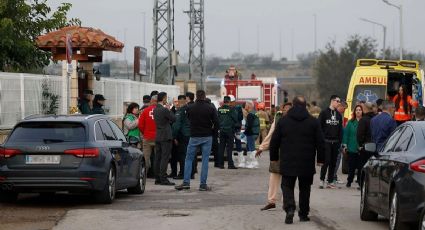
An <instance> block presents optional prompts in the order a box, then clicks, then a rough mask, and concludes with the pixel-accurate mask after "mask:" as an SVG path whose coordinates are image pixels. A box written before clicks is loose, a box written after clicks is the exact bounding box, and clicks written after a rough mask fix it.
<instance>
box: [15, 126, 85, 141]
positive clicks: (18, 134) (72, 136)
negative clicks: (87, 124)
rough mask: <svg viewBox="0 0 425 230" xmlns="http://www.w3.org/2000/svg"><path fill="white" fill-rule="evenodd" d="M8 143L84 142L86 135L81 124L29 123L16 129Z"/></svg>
mask: <svg viewBox="0 0 425 230" xmlns="http://www.w3.org/2000/svg"><path fill="white" fill-rule="evenodd" d="M7 141H8V142H44V143H60V142H84V141H86V133H85V129H84V126H83V124H81V123H72V122H68V123H64V122H30V123H23V124H21V125H19V126H18V127H16V128H15V129H14V130H13V132H12V134H11V135H10V137H9V138H8V140H7Z"/></svg>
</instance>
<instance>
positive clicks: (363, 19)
mask: <svg viewBox="0 0 425 230" xmlns="http://www.w3.org/2000/svg"><path fill="white" fill-rule="evenodd" d="M360 20H362V21H364V22H369V23H372V24H374V25H378V26H381V27H382V28H383V29H384V47H383V49H382V59H385V43H386V40H387V39H386V38H387V27H386V26H385V25H383V24H381V23H379V22H374V21H372V20H369V19H366V18H360Z"/></svg>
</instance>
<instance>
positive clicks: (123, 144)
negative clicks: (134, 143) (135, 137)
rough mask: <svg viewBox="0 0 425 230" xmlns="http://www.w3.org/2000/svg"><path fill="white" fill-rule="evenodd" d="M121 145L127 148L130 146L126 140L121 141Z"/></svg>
mask: <svg viewBox="0 0 425 230" xmlns="http://www.w3.org/2000/svg"><path fill="white" fill-rule="evenodd" d="M121 146H122V147H123V148H128V147H130V144H129V143H128V142H127V141H123V142H121Z"/></svg>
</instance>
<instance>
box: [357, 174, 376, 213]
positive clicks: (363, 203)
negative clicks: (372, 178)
mask: <svg viewBox="0 0 425 230" xmlns="http://www.w3.org/2000/svg"><path fill="white" fill-rule="evenodd" d="M367 192H368V185H367V181H366V179H364V180H363V185H362V190H361V200H360V219H361V220H363V221H372V220H376V219H378V214H377V213H376V212H373V211H372V210H370V208H369V203H368V201H367Z"/></svg>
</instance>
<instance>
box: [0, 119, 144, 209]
mask: <svg viewBox="0 0 425 230" xmlns="http://www.w3.org/2000/svg"><path fill="white" fill-rule="evenodd" d="M145 185H146V169H145V161H144V157H143V153H142V152H141V151H140V150H139V149H137V148H133V147H132V146H130V144H129V143H128V142H127V141H126V138H125V136H124V134H123V133H122V131H121V130H120V128H119V127H118V126H117V125H116V124H115V123H114V122H112V121H111V120H110V119H109V118H108V117H107V116H104V115H90V116H81V115H76V116H67V115H61V116H32V117H29V118H26V119H25V120H23V121H21V122H19V123H18V124H17V125H16V126H15V127H14V129H13V130H12V132H11V134H10V135H9V136H8V138H7V139H6V141H5V143H4V144H3V145H0V199H3V200H8V201H11V200H15V199H16V198H17V195H18V193H21V192H36V193H41V194H44V193H47V194H51V193H54V192H58V191H67V192H71V193H81V192H90V193H91V194H93V196H94V198H95V199H96V200H97V201H99V202H102V203H111V202H112V201H113V200H114V198H115V193H116V191H117V190H122V189H127V190H128V192H130V193H135V194H141V193H143V192H144V190H145Z"/></svg>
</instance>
